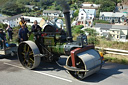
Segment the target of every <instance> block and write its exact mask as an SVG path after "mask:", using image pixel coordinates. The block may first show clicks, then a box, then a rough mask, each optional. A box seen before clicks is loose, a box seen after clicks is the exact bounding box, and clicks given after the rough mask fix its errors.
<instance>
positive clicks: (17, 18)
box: [1, 14, 22, 27]
mask: <svg viewBox="0 0 128 85" xmlns="http://www.w3.org/2000/svg"><path fill="white" fill-rule="evenodd" d="M21 16H22V14H19V15H15V16H12V17H8V18H5V19H3V20H2V21H1V22H2V23H3V24H8V25H10V26H11V27H15V26H18V25H19V22H20V17H21Z"/></svg>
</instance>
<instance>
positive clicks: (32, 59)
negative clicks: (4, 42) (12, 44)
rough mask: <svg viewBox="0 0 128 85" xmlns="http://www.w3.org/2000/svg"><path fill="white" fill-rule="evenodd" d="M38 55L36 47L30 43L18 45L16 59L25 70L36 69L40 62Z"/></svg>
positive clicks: (25, 42)
mask: <svg viewBox="0 0 128 85" xmlns="http://www.w3.org/2000/svg"><path fill="white" fill-rule="evenodd" d="M38 54H40V52H39V49H38V47H37V45H36V44H35V43H34V42H32V41H24V42H22V43H20V44H19V47H18V58H19V61H20V63H21V64H22V65H23V67H25V68H27V69H34V68H36V67H37V66H38V65H39V64H40V61H41V58H40V57H39V56H36V55H38Z"/></svg>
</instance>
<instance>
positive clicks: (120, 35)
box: [110, 25, 128, 41]
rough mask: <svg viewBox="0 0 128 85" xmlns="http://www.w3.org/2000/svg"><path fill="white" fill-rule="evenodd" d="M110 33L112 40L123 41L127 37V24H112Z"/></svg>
mask: <svg viewBox="0 0 128 85" xmlns="http://www.w3.org/2000/svg"><path fill="white" fill-rule="evenodd" d="M110 34H111V35H112V37H113V39H114V40H118V41H125V40H126V39H128V26H124V25H112V29H110Z"/></svg>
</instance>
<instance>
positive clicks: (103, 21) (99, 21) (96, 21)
mask: <svg viewBox="0 0 128 85" xmlns="http://www.w3.org/2000/svg"><path fill="white" fill-rule="evenodd" d="M96 23H105V24H110V22H108V21H105V20H94V22H93V24H94V25H95V24H96Z"/></svg>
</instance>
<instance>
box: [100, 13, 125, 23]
mask: <svg viewBox="0 0 128 85" xmlns="http://www.w3.org/2000/svg"><path fill="white" fill-rule="evenodd" d="M99 19H100V20H105V21H108V22H111V23H121V22H124V21H125V20H126V19H127V14H126V13H121V12H100V17H99Z"/></svg>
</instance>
